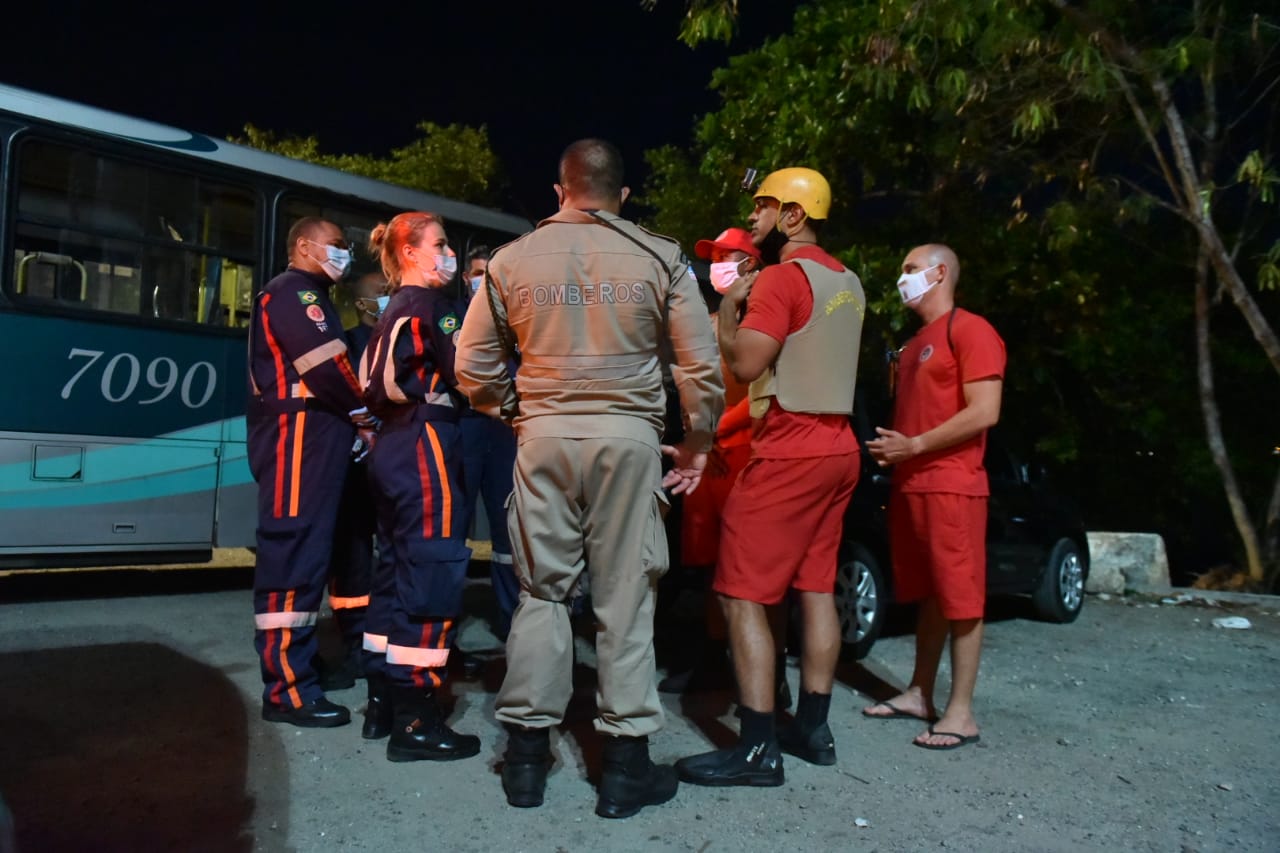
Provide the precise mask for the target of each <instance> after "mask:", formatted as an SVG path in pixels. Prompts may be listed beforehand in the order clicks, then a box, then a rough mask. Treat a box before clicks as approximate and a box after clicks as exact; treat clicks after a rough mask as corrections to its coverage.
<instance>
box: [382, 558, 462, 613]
mask: <svg viewBox="0 0 1280 853" xmlns="http://www.w3.org/2000/svg"><path fill="white" fill-rule="evenodd" d="M407 550H408V554H407V555H406V557H407V559H406V560H403V561H402V562H400V563H399V564H398V565H397V566H396V595H397V596H398V597H399V599H400V604H401V606H402V607H403V608H404V610H405V612H406V613H408V614H409V615H411V616H413V617H415V618H418V619H431V620H438V619H454V618H456V617H457V616H458V615H459V614H460V613H461V612H462V589H463V587H464V586H465V585H466V579H467V564H468V563H470V561H471V549H470V548H468V547H467V546H466V545H465V544H463V542H462V540H460V539H426V540H422V539H420V540H417V541H415V542H410V543H409V545H408V549H407Z"/></svg>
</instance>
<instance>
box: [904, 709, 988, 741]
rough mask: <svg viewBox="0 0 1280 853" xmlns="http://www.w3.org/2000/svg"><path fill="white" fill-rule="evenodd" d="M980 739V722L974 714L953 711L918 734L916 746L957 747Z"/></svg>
mask: <svg viewBox="0 0 1280 853" xmlns="http://www.w3.org/2000/svg"><path fill="white" fill-rule="evenodd" d="M977 741H978V722H977V720H975V719H974V718H973V715H972V714H961V713H954V714H953V713H951V712H950V709H948V712H947V714H946V715H945V716H943V717H942V719H940V720H938V721H937V722H936V723H934V724H933V725H931V726H929V728H927V729H925V730H924V731H923V732H921V733H920V734H918V735H916V737H915V740H914V741H913V743H915V745H916V746H923V747H925V748H926V749H955V748H956V747H958V746H964V745H965V744H969V743H976V742H977Z"/></svg>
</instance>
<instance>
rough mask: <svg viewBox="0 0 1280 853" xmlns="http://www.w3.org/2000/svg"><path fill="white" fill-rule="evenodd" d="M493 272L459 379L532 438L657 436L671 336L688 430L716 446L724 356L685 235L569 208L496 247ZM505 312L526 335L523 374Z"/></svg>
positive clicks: (471, 318) (516, 332) (464, 340)
mask: <svg viewBox="0 0 1280 853" xmlns="http://www.w3.org/2000/svg"><path fill="white" fill-rule="evenodd" d="M597 217H599V218H597ZM601 219H603V220H605V221H603V222H602V221H601ZM611 226H612V227H611ZM615 229H617V230H615ZM619 230H620V231H622V232H623V233H619ZM637 241H638V243H637ZM655 255H656V257H655ZM489 276H490V278H491V279H492V286H493V287H492V292H491V294H490V295H491V296H492V297H495V298H496V302H495V304H494V308H495V309H496V310H490V307H489V306H488V305H486V304H477V305H475V306H473V307H472V309H471V310H470V311H468V312H467V317H466V320H465V321H464V323H463V325H462V331H461V333H460V335H459V338H458V344H457V361H456V363H455V371H456V373H457V378H458V386H459V388H461V389H462V391H463V393H465V394H466V395H467V396H468V397H469V398H470V400H471V405H472V406H473V407H474V408H475V409H477V410H478V411H481V412H484V413H486V414H489V415H495V416H501V417H503V418H504V419H508V420H513V421H514V424H515V427H516V430H517V434H518V435H519V436H520V437H521V438H522V439H523V438H527V437H539V436H556V437H561V438H591V437H597V436H605V435H621V436H628V437H635V438H637V439H638V440H643V441H646V442H654V441H656V439H657V438H658V437H659V436H660V435H661V434H662V431H663V427H664V423H663V419H664V415H665V411H666V409H665V393H664V391H663V387H662V365H661V361H660V353H661V352H663V347H664V343H666V342H667V341H669V343H670V351H671V352H672V354H673V358H674V364H672V365H671V372H672V376H673V378H674V379H675V383H676V387H677V388H678V389H679V394H680V404H681V409H682V410H683V417H684V421H685V431H686V437H687V440H689V441H690V443H691V446H695V447H698V448H700V449H709V448H710V447H711V440H712V436H713V435H714V433H715V428H716V422H717V421H718V420H719V418H720V414H721V412H722V411H723V409H724V382H723V379H722V377H721V374H720V356H719V352H718V348H717V346H716V339H715V333H714V332H713V331H712V327H711V322H710V318H709V316H708V312H707V306H706V303H705V302H704V301H703V299H702V296H701V294H700V293H699V291H698V285H697V280H696V279H695V278H694V275H693V272H692V270H690V268H689V263H688V261H687V260H686V259H685V257H684V254H683V252H681V250H680V247H679V246H678V245H677V244H676V243H675V242H673V241H671V240H668V239H667V238H665V237H660V236H658V235H656V234H653V233H651V232H648V231H645V230H644V229H642V228H640V227H638V226H636V225H634V224H632V223H630V222H627V221H626V220H624V219H621V218H620V217H618V216H615V215H613V214H610V213H605V212H599V213H597V214H594V215H593V214H592V213H588V212H586V211H582V210H574V209H566V210H561V211H560V212H559V213H557V214H556V215H555V216H552V217H550V218H548V219H544V220H543V221H542V222H540V223H538V227H537V228H536V229H535V230H534V231H532V232H531V233H529V234H526V235H525V236H524V237H521V238H520V239H518V240H516V241H514V242H512V243H509V244H507V245H506V246H503V247H502V248H501V249H499V250H498V251H497V252H495V253H494V255H493V257H492V258H491V259H490V261H489ZM483 297H484V293H483V292H482V293H481V294H480V295H479V298H483ZM495 314H496V315H497V317H498V322H500V323H505V324H506V325H507V326H508V328H509V329H510V332H511V337H512V338H514V341H515V342H516V344H517V345H518V347H519V353H520V371H519V375H518V376H517V377H516V378H515V379H514V381H513V379H512V377H511V375H510V373H509V371H508V369H507V358H508V354H507V353H506V352H505V351H504V349H503V346H502V343H501V340H502V339H501V337H500V333H499V331H498V329H497V328H496V327H495V325H494V323H495V319H494V315H495ZM517 400H518V405H517ZM566 416H574V417H566ZM576 416H582V417H576Z"/></svg>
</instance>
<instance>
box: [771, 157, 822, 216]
mask: <svg viewBox="0 0 1280 853" xmlns="http://www.w3.org/2000/svg"><path fill="white" fill-rule="evenodd" d="M762 196H764V197H768V198H776V199H777V200H778V203H779V204H793V203H794V204H798V205H800V206H801V207H803V208H804V212H805V213H806V214H808V216H809V218H810V219H826V218H827V212H828V211H830V210H831V185H830V184H828V183H827V179H826V178H824V177H822V174H821V173H819V172H816V171H814V170H813V169H805V168H802V167H798V166H797V167H792V168H790V169H779V170H778V171H776V172H770V173H769V174H768V175H767V176H766V177H765V179H764V180H763V181H761V182H760V189H758V190H756V194H755V198H760V197H762Z"/></svg>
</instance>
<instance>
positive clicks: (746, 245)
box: [693, 228, 760, 261]
mask: <svg viewBox="0 0 1280 853" xmlns="http://www.w3.org/2000/svg"><path fill="white" fill-rule="evenodd" d="M713 249H726V250H728V251H731V252H746V253H747V254H748V255H750V256H751V257H753V258H755V259H756V260H760V250H759V249H757V248H756V244H755V243H752V242H751V232H750V231H747V230H746V229H745V228H726V229H724V231H723V232H721V234H720V236H719V237H717V238H715V239H714V240H699V241H698V242H697V243H695V244H694V246H693V253H694V254H695V255H697V256H698V257H700V258H702V259H703V260H704V261H709V260H711V251H712V250H713Z"/></svg>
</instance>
